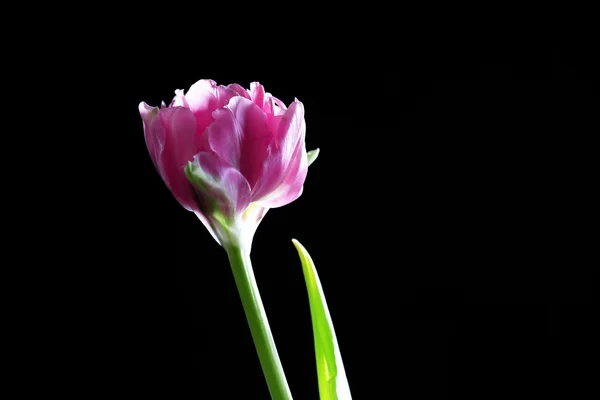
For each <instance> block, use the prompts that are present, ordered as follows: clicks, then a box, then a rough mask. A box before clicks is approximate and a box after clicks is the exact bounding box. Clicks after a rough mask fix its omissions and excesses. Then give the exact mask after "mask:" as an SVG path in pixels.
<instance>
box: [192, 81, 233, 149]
mask: <svg viewBox="0 0 600 400" xmlns="http://www.w3.org/2000/svg"><path fill="white" fill-rule="evenodd" d="M234 96H238V94H237V92H236V91H235V90H233V89H229V88H227V87H225V86H218V85H217V83H216V82H215V81H213V80H211V79H202V80H199V81H198V82H196V83H194V84H193V85H192V86H191V87H190V89H189V90H188V91H187V93H186V94H185V99H186V100H187V103H188V106H189V109H190V110H192V113H194V116H195V117H196V137H197V138H198V139H199V138H200V136H201V135H202V134H203V133H204V131H205V130H206V128H208V126H209V125H210V123H211V122H212V121H213V116H212V113H213V111H215V110H217V109H219V108H221V107H223V106H225V105H226V104H227V103H228V102H229V99H231V98H232V97H234Z"/></svg>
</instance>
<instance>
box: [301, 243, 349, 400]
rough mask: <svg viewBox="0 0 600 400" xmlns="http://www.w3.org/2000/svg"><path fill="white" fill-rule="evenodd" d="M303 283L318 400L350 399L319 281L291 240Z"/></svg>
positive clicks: (310, 263) (305, 254) (308, 259)
mask: <svg viewBox="0 0 600 400" xmlns="http://www.w3.org/2000/svg"><path fill="white" fill-rule="evenodd" d="M292 242H293V243H294V246H296V250H298V255H299V256H300V262H301V263H302V271H303V272H304V279H305V281H306V289H307V291H308V302H309V305H310V314H311V320H312V326H313V335H314V341H315V356H316V362H317V377H318V381H319V394H320V399H321V400H350V399H352V396H351V395H350V387H349V385H348V378H346V372H345V371H344V364H343V363H342V356H341V354H340V349H339V346H338V343H337V338H336V336H335V330H334V328H333V323H332V321H331V315H330V314H329V309H328V308H327V302H326V301H325V295H324V293H323V288H322V287H321V281H320V280H319V275H318V274H317V270H316V268H315V264H314V263H313V261H312V258H311V257H310V255H309V254H308V252H307V251H306V249H305V248H304V246H302V244H300V242H298V241H297V240H296V239H292Z"/></svg>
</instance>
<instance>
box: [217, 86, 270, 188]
mask: <svg viewBox="0 0 600 400" xmlns="http://www.w3.org/2000/svg"><path fill="white" fill-rule="evenodd" d="M214 118H215V121H214V122H213V123H212V124H211V125H210V126H209V128H208V130H207V132H206V134H207V135H208V143H209V145H210V148H211V150H212V151H214V152H215V153H216V154H218V155H219V157H221V158H222V159H223V160H225V161H226V162H228V163H229V164H230V165H232V166H233V167H235V168H236V169H237V170H238V171H240V172H241V173H242V175H243V176H244V177H245V178H246V179H247V181H248V183H249V184H250V187H253V186H254V185H255V183H256V181H257V180H258V179H259V177H260V175H261V173H262V167H263V164H264V160H265V158H266V156H267V148H268V147H269V145H270V143H271V142H272V140H273V135H272V133H271V132H270V131H269V128H268V126H267V124H266V121H265V120H266V115H265V113H264V112H263V111H262V110H261V109H260V108H259V107H258V106H257V105H256V104H254V103H253V102H252V101H250V100H248V99H246V98H244V97H241V96H237V97H234V98H232V99H231V100H230V102H229V104H227V106H225V107H224V108H222V109H219V110H216V111H215V112H214Z"/></svg>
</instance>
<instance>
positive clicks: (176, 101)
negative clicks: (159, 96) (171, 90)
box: [169, 89, 189, 108]
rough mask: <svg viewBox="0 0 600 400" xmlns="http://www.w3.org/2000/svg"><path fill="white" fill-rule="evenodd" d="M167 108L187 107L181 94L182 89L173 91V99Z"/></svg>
mask: <svg viewBox="0 0 600 400" xmlns="http://www.w3.org/2000/svg"><path fill="white" fill-rule="evenodd" d="M169 107H188V108H189V105H188V102H187V100H186V98H185V96H184V94H183V89H177V90H175V97H173V100H172V101H171V104H169Z"/></svg>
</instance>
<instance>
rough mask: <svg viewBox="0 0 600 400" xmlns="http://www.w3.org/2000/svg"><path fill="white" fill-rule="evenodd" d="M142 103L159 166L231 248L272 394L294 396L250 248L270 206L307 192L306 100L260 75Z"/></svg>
mask: <svg viewBox="0 0 600 400" xmlns="http://www.w3.org/2000/svg"><path fill="white" fill-rule="evenodd" d="M139 111H140V114H141V116H142V119H143V126H144V136H145V139H146V145H147V147H148V152H149V153H150V157H151V159H152V161H153V163H154V165H155V167H156V169H157V171H158V173H159V174H160V176H161V177H162V179H163V180H164V182H165V184H166V185H167V187H168V188H169V189H170V190H171V192H172V193H173V195H174V196H175V198H176V199H177V200H178V201H179V203H180V204H181V205H182V206H183V207H184V208H185V209H187V210H189V211H192V212H194V213H195V214H196V215H197V216H198V218H199V219H200V221H202V223H203V224H204V226H205V227H206V228H207V229H208V231H209V232H210V233H211V235H212V236H213V238H214V239H215V240H216V241H217V242H218V243H219V244H220V245H221V246H223V248H224V249H225V250H226V251H227V253H228V257H229V261H230V264H231V267H232V271H233V275H234V278H235V281H236V284H237V287H238V291H239V293H240V297H241V300H242V304H243V306H244V310H245V312H246V317H247V319H248V324H249V326H250V331H251V333H252V337H253V339H254V342H255V345H256V349H257V352H258V355H259V359H260V362H261V366H262V368H263V371H264V374H265V378H266V380H267V384H268V386H269V390H270V392H271V396H272V397H273V398H274V399H291V394H290V391H289V388H288V385H287V382H286V380H285V375H284V372H283V368H282V366H281V363H280V361H279V356H278V354H277V350H276V348H275V344H274V341H273V337H272V335H271V331H270V329H269V324H268V322H267V318H266V314H265V310H264V307H263V305H262V302H261V300H260V295H259V292H258V288H257V286H256V282H255V280H254V274H253V271H252V266H251V263H250V257H249V255H250V247H251V244H252V239H253V236H254V233H255V231H256V228H257V227H258V224H259V223H260V221H261V220H262V218H263V217H264V216H265V213H266V212H267V211H268V210H269V209H270V208H275V207H281V206H284V205H286V204H289V203H290V202H292V201H294V200H295V199H297V198H298V197H299V196H300V195H301V194H302V190H303V184H304V181H305V179H306V175H307V170H308V165H309V155H308V154H307V152H306V147H305V132H306V124H305V120H304V106H303V105H302V103H301V102H300V101H298V100H295V101H293V102H292V103H291V104H290V105H289V107H286V105H285V104H284V103H283V102H282V101H281V100H279V99H277V98H276V97H274V96H272V95H271V94H270V93H267V92H265V90H264V88H263V86H262V85H260V84H258V83H252V84H251V85H250V90H246V89H244V88H243V87H241V86H240V85H238V84H231V85H228V86H220V85H217V84H216V83H215V82H214V81H212V80H200V81H198V82H196V83H195V84H194V85H192V86H191V87H190V89H189V90H188V91H187V92H186V93H184V92H183V90H176V91H175V97H174V99H173V101H172V102H171V103H170V104H169V105H168V106H167V105H166V104H164V103H163V104H162V106H161V107H151V106H149V105H147V104H146V103H144V102H142V103H140V106H139ZM317 150H318V149H317ZM317 154H318V153H317V152H315V153H312V154H311V159H312V160H314V158H316V156H317Z"/></svg>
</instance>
